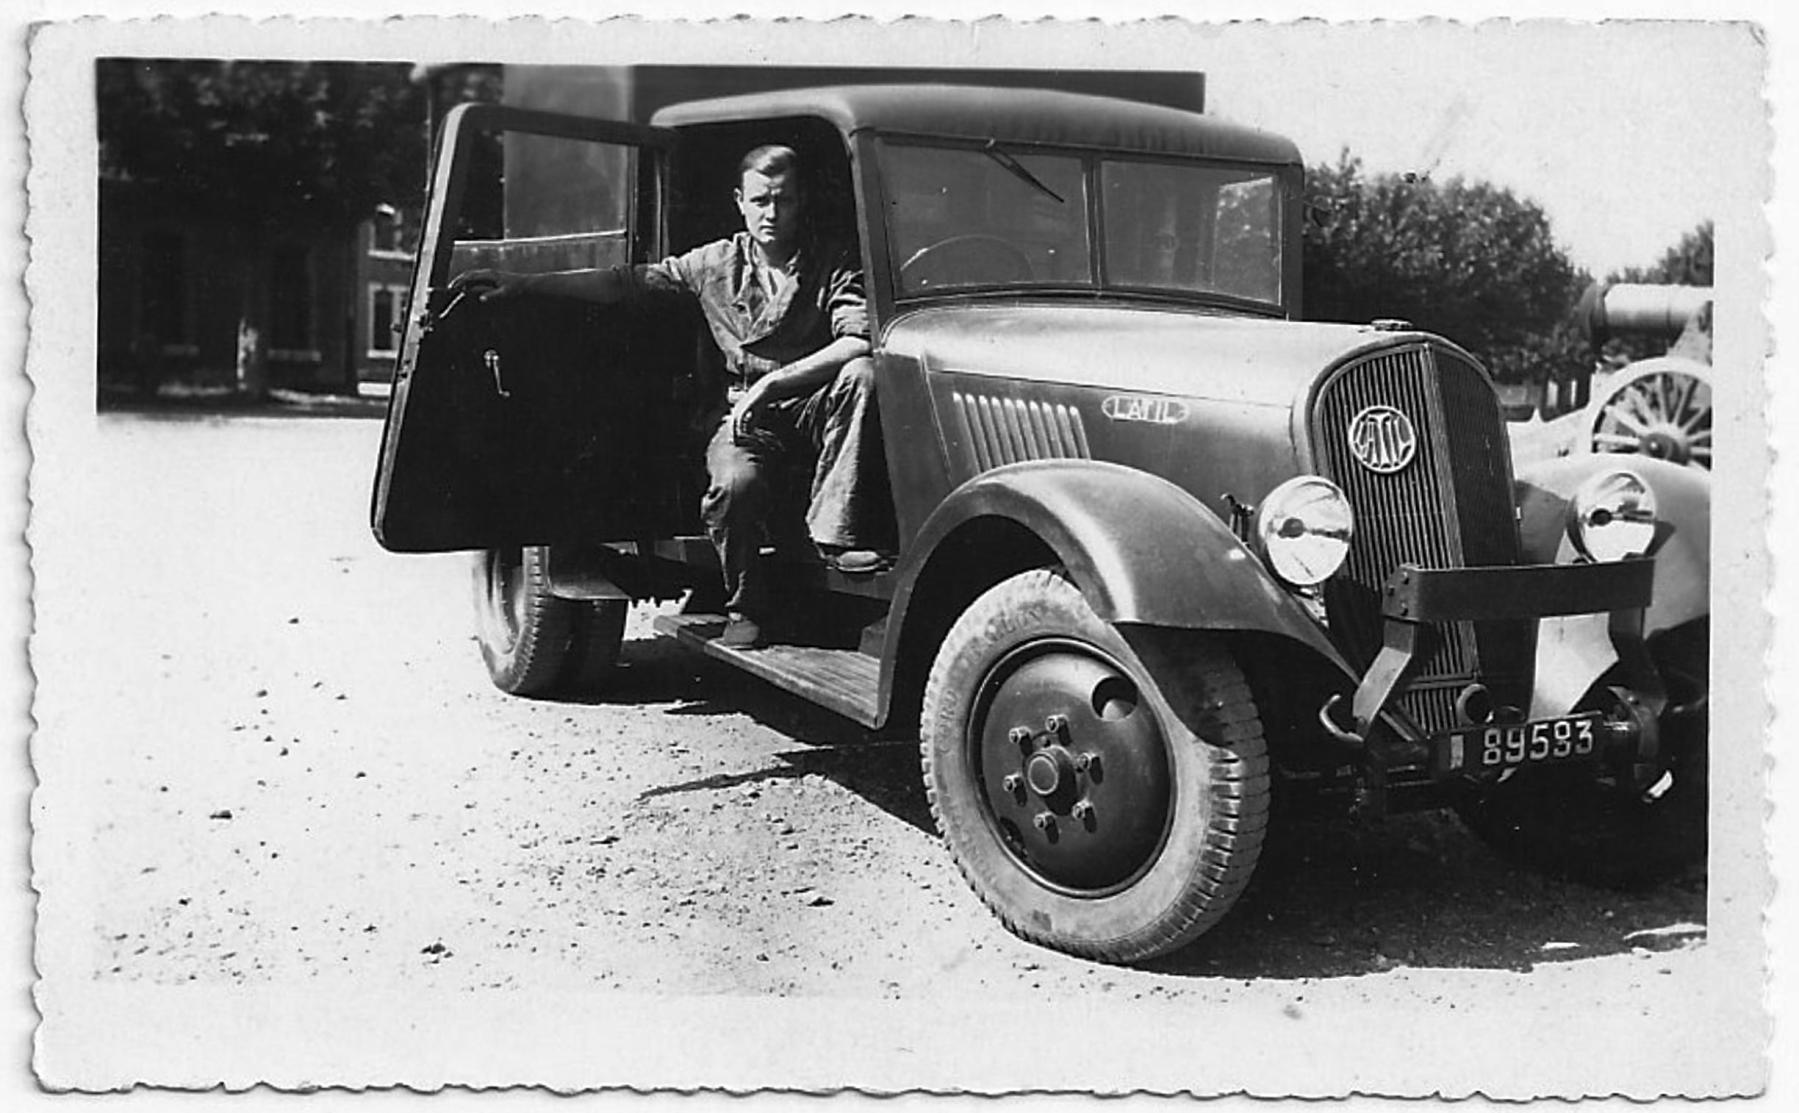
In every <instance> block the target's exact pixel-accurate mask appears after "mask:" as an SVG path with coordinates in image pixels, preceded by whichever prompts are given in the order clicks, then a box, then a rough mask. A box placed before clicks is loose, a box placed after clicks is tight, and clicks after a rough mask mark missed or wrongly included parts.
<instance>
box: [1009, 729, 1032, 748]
mask: <svg viewBox="0 0 1799 1113" xmlns="http://www.w3.org/2000/svg"><path fill="white" fill-rule="evenodd" d="M1006 738H1007V739H1008V740H1010V741H1011V743H1012V745H1014V746H1028V745H1030V742H1031V732H1030V730H1029V729H1027V728H1025V727H1013V728H1012V730H1011V733H1009V734H1007V735H1006Z"/></svg>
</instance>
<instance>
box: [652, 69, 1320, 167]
mask: <svg viewBox="0 0 1799 1113" xmlns="http://www.w3.org/2000/svg"><path fill="white" fill-rule="evenodd" d="M800 116H814V117H819V118H822V119H825V120H828V121H829V122H830V123H832V124H834V125H835V126H836V127H837V129H838V130H839V131H841V132H843V133H844V134H845V135H850V134H853V133H855V132H858V131H864V130H870V129H872V130H874V131H877V132H882V133H886V134H904V135H917V136H933V137H939V138H949V139H964V140H967V139H973V140H986V139H996V140H999V141H1000V142H1002V143H1008V144H1018V145H1031V144H1043V145H1048V146H1069V147H1097V148H1101V149H1104V150H1117V151H1125V152H1129V153H1132V154H1144V155H1173V156H1184V157H1198V158H1230V159H1241V160H1247V161H1252V162H1263V163H1279V164H1283V165H1284V164H1292V165H1299V162H1300V158H1299V148H1298V147H1296V146H1294V144H1293V142H1292V141H1291V140H1289V139H1286V138H1284V137H1282V136H1279V135H1274V134H1272V133H1270V132H1265V131H1258V130H1257V129H1255V128H1249V127H1243V126H1241V125H1239V124H1231V123H1226V122H1225V121H1223V120H1219V119H1217V118H1215V117H1209V116H1202V115H1199V114H1198V113H1195V112H1186V111H1182V110H1181V109H1178V108H1168V107H1165V106H1162V105H1156V104H1145V103H1143V102H1141V101H1132V100H1122V99H1119V98H1116V97H1100V96H1092V95H1089V94H1085V93H1065V92H1061V91H1058V90H1052V89H1003V88H994V87H990V86H974V85H837V86H830V87H825V88H811V89H781V90H777V91H773V92H767V93H753V94H749V95H745V96H734V97H717V98H713V99H710V100H696V101H687V102H685V103H682V104H673V105H669V106H668V107H667V108H664V109H661V110H660V111H658V112H657V113H656V114H655V115H654V116H652V117H651V119H650V123H651V124H653V125H656V126H658V127H669V128H683V127H692V126H696V125H701V124H718V123H742V122H750V121H754V120H760V119H768V120H774V119H784V118H786V119H790V118H793V117H800Z"/></svg>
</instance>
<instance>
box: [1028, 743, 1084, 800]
mask: <svg viewBox="0 0 1799 1113" xmlns="http://www.w3.org/2000/svg"><path fill="white" fill-rule="evenodd" d="M1073 777H1074V755H1072V754H1070V753H1069V752H1068V751H1067V750H1065V749H1063V748H1062V747H1061V746H1048V747H1045V748H1044V749H1041V750H1038V751H1037V752H1036V753H1033V754H1032V755H1031V756H1030V757H1029V758H1028V759H1026V761H1025V763H1024V781H1025V784H1027V785H1029V786H1031V791H1032V792H1035V793H1036V794H1037V795H1038V796H1041V797H1043V798H1044V799H1045V800H1048V799H1050V798H1051V797H1053V796H1055V795H1057V794H1058V793H1059V792H1060V791H1061V789H1062V787H1063V786H1064V785H1066V784H1067V783H1069V781H1071V780H1072V779H1073Z"/></svg>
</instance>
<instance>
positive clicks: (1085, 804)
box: [1074, 800, 1093, 823]
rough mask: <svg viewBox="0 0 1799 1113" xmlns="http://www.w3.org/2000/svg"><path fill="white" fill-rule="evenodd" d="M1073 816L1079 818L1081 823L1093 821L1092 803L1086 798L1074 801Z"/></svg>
mask: <svg viewBox="0 0 1799 1113" xmlns="http://www.w3.org/2000/svg"><path fill="white" fill-rule="evenodd" d="M1074 817H1075V818H1076V819H1078V820H1080V821H1081V822H1082V823H1090V822H1092V821H1093V805H1092V803H1090V802H1089V801H1086V800H1076V801H1075V802H1074Z"/></svg>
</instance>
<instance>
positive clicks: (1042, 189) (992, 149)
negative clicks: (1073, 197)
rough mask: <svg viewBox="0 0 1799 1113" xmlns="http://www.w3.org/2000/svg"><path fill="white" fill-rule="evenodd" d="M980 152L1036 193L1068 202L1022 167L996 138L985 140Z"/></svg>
mask: <svg viewBox="0 0 1799 1113" xmlns="http://www.w3.org/2000/svg"><path fill="white" fill-rule="evenodd" d="M981 153H982V154H985V155H986V156H987V157H988V158H990V159H992V160H993V161H994V162H997V163H999V164H1000V165H1001V166H1003V167H1005V168H1006V173H1008V174H1010V175H1012V176H1013V177H1014V178H1017V179H1018V180H1019V181H1021V182H1023V183H1024V184H1025V185H1028V186H1030V187H1031V188H1032V189H1034V190H1036V191H1037V192H1038V193H1041V194H1043V195H1044V196H1045V197H1048V198H1050V199H1051V200H1053V201H1054V202H1055V203H1056V204H1058V205H1066V204H1067V203H1068V202H1067V201H1064V200H1063V199H1062V195H1061V194H1059V193H1057V192H1056V191H1055V190H1053V189H1051V188H1049V187H1048V186H1046V185H1044V184H1043V181H1042V180H1041V179H1040V178H1038V177H1037V175H1035V174H1033V173H1031V172H1030V171H1029V170H1026V169H1025V168H1024V164H1023V163H1021V162H1019V161H1018V160H1017V159H1015V158H1013V157H1012V154H1011V152H1010V151H1007V150H1006V149H1005V148H1004V147H1001V146H1000V145H999V140H997V139H989V140H987V145H986V146H985V147H982V148H981Z"/></svg>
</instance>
